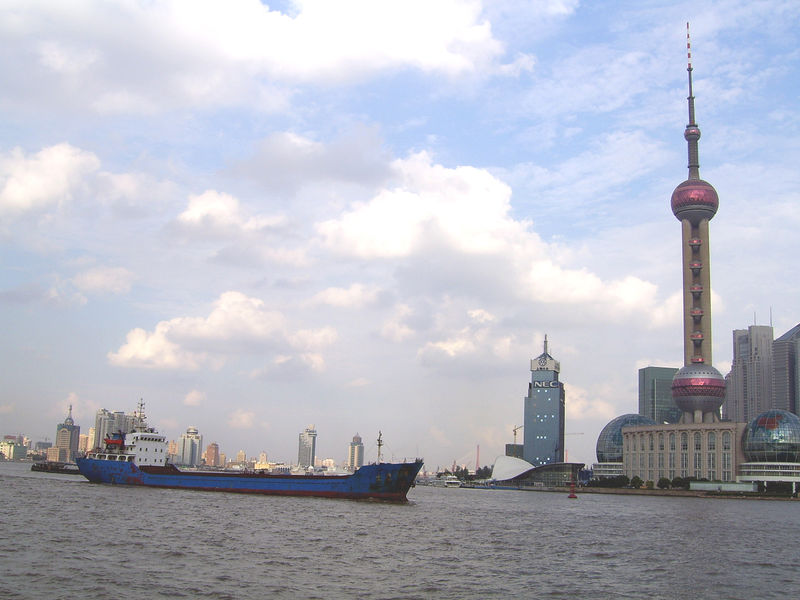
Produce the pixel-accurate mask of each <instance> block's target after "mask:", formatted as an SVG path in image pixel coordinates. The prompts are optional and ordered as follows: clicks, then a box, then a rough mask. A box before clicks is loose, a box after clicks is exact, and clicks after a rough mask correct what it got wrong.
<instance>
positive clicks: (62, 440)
mask: <svg viewBox="0 0 800 600" xmlns="http://www.w3.org/2000/svg"><path fill="white" fill-rule="evenodd" d="M80 435H81V428H80V426H78V425H75V421H74V420H73V419H72V405H71V404H70V405H69V414H68V415H67V418H66V419H64V422H63V423H59V424H58V425H56V442H55V446H54V447H53V448H52V449H53V450H57V451H58V452H59V458H58V459H57V460H59V461H63V462H72V461H73V460H75V454H77V452H78V442H79V441H80ZM48 454H49V453H48ZM49 458H50V457H49V456H48V460H49Z"/></svg>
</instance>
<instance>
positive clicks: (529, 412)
mask: <svg viewBox="0 0 800 600" xmlns="http://www.w3.org/2000/svg"><path fill="white" fill-rule="evenodd" d="M560 372H561V365H560V364H559V363H558V362H557V361H556V360H555V359H554V358H553V357H552V356H550V353H549V352H548V350H547V336H545V337H544V352H542V353H541V354H540V355H539V356H537V357H536V358H534V359H531V382H530V383H529V384H528V395H527V396H526V397H525V408H524V423H525V429H524V434H523V438H524V441H523V449H522V455H523V456H522V458H523V459H524V460H526V461H527V462H529V463H530V464H532V465H533V466H535V467H538V466H541V465H549V464H552V463H557V462H564V398H565V397H564V384H563V383H561V382H560V381H559V380H558V375H559V373H560Z"/></svg>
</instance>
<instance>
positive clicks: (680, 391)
mask: <svg viewBox="0 0 800 600" xmlns="http://www.w3.org/2000/svg"><path fill="white" fill-rule="evenodd" d="M672 399H673V400H674V401H675V404H676V405H677V407H678V408H680V409H681V410H682V411H683V412H694V411H696V410H700V411H702V412H704V413H707V412H716V411H717V410H719V407H720V406H722V403H723V402H724V401H725V378H724V377H723V376H722V375H721V374H720V372H719V371H717V370H716V369H715V368H714V367H712V366H711V365H704V364H696V363H695V364H691V365H687V366H685V367H683V368H682V369H680V370H679V371H678V372H677V373H675V377H673V378H672Z"/></svg>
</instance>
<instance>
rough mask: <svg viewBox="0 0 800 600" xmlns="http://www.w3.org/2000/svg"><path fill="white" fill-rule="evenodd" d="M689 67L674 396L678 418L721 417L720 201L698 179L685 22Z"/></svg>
mask: <svg viewBox="0 0 800 600" xmlns="http://www.w3.org/2000/svg"><path fill="white" fill-rule="evenodd" d="M686 51H687V57H688V65H689V66H688V68H687V71H688V73H689V96H688V98H687V99H688V101H689V124H688V125H686V130H685V131H684V133H683V137H684V138H685V139H686V141H687V143H688V146H689V177H688V179H687V180H686V181H684V182H683V183H681V184H680V185H678V187H676V188H675V191H674V192H672V199H671V205H672V213H673V214H674V215H675V217H676V218H677V219H678V220H679V221H680V222H681V232H682V235H681V238H682V242H683V244H682V247H683V253H682V273H683V352H684V357H683V364H684V366H683V368H681V369H680V370H679V371H678V372H677V373H676V374H675V377H674V379H673V380H672V397H673V399H674V400H675V404H676V405H677V406H678V408H680V409H681V410H682V411H683V416H682V417H681V423H713V422H716V421H719V409H720V407H721V406H722V403H723V402H724V400H725V379H724V378H723V377H722V375H721V374H720V372H719V371H717V369H715V368H714V367H713V366H712V364H711V273H710V266H711V265H710V251H709V236H708V222H709V221H710V220H711V219H712V218H713V217H714V215H715V214H716V212H717V208H718V206H719V197H718V195H717V191H716V190H715V189H714V187H713V186H712V185H711V184H710V183H708V182H707V181H703V180H702V179H700V161H699V156H698V143H697V142H698V140H699V139H700V128H699V127H698V126H697V123H696V122H695V115H694V95H693V93H692V46H691V39H690V37H689V23H687V24H686Z"/></svg>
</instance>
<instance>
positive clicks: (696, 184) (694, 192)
mask: <svg viewBox="0 0 800 600" xmlns="http://www.w3.org/2000/svg"><path fill="white" fill-rule="evenodd" d="M670 203H671V205H672V214H674V215H675V216H676V217H677V218H678V219H680V220H683V219H689V221H690V222H691V223H693V224H695V225H696V224H697V223H699V222H700V221H701V220H702V219H711V218H712V217H713V216H714V215H715V214H717V209H718V208H719V196H718V195H717V190H715V189H714V186H713V185H711V184H710V183H708V182H707V181H703V180H702V179H687V180H686V181H684V182H683V183H681V184H679V185H678V187H676V188H675V191H674V192H672V200H671V202H670Z"/></svg>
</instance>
